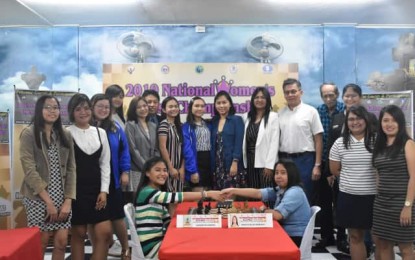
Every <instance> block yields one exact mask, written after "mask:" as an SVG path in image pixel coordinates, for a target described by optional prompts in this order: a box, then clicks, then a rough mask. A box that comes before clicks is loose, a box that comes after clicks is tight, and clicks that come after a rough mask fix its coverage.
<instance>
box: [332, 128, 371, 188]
mask: <svg viewBox="0 0 415 260" xmlns="http://www.w3.org/2000/svg"><path fill="white" fill-rule="evenodd" d="M329 158H330V160H331V161H336V162H340V164H341V169H340V182H339V189H340V191H342V192H345V193H348V194H353V195H373V194H376V170H375V168H374V167H373V165H372V153H371V152H369V151H368V150H367V149H366V147H365V139H364V138H363V139H362V140H357V139H356V138H354V137H353V136H352V135H351V136H350V147H349V149H346V148H345V147H344V144H343V137H339V138H338V139H337V140H336V142H334V144H333V146H332V147H331V150H330V157H329Z"/></svg>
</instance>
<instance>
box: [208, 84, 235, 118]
mask: <svg viewBox="0 0 415 260" xmlns="http://www.w3.org/2000/svg"><path fill="white" fill-rule="evenodd" d="M220 97H225V98H226V99H227V100H228V102H229V103H230V105H231V107H230V108H229V112H228V115H235V113H236V110H235V107H234V106H233V101H232V98H231V96H230V95H229V93H228V92H226V91H224V90H221V91H219V92H218V93H217V94H216V96H215V99H214V100H213V107H214V112H215V116H219V112H218V110H217V109H216V105H215V104H216V101H217V100H218V98H220Z"/></svg>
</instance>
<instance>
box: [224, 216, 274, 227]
mask: <svg viewBox="0 0 415 260" xmlns="http://www.w3.org/2000/svg"><path fill="white" fill-rule="evenodd" d="M272 227H273V221H272V214H271V213H239V214H229V215H228V228H272Z"/></svg>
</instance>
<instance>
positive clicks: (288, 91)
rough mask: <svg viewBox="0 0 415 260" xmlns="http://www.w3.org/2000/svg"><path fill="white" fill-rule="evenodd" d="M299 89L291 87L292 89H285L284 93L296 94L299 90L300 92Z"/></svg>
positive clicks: (286, 94)
mask: <svg viewBox="0 0 415 260" xmlns="http://www.w3.org/2000/svg"><path fill="white" fill-rule="evenodd" d="M298 91H299V90H297V89H291V90H285V91H284V95H285V96H288V95H295V94H297V92H298Z"/></svg>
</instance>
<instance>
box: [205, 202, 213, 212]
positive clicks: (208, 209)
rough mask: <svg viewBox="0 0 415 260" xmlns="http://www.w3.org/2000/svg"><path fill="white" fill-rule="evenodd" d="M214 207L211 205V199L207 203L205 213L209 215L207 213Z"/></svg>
mask: <svg viewBox="0 0 415 260" xmlns="http://www.w3.org/2000/svg"><path fill="white" fill-rule="evenodd" d="M211 208H212V207H211V206H210V201H209V203H208V204H207V205H206V207H205V214H206V215H207V214H209V212H210V209H211Z"/></svg>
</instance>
